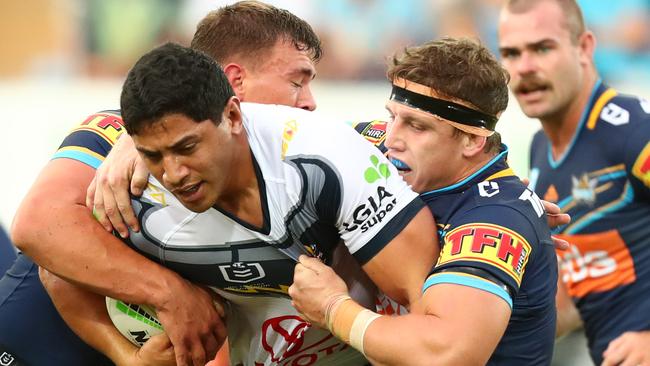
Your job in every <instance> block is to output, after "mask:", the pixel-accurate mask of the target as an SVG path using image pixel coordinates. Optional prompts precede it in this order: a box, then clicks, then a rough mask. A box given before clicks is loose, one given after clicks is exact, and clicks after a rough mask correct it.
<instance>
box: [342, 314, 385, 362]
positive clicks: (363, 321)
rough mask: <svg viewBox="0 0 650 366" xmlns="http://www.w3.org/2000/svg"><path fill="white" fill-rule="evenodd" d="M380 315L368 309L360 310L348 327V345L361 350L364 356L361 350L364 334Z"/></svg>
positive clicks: (362, 351) (362, 352)
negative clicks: (349, 327)
mask: <svg viewBox="0 0 650 366" xmlns="http://www.w3.org/2000/svg"><path fill="white" fill-rule="evenodd" d="M380 316H381V315H379V314H377V313H375V312H372V311H370V310H368V309H364V310H363V311H361V312H360V313H359V314H358V315H357V316H356V318H354V322H353V323H352V329H350V345H351V346H352V347H354V348H356V349H357V350H359V351H360V352H361V354H363V355H364V356H365V352H364V350H363V338H364V337H365V335H366V330H367V329H368V327H369V326H370V323H372V322H373V321H374V320H375V319H377V318H379V317H380Z"/></svg>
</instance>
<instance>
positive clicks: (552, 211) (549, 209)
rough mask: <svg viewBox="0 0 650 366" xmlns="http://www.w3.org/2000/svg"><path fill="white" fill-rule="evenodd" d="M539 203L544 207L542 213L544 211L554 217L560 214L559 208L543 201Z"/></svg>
mask: <svg viewBox="0 0 650 366" xmlns="http://www.w3.org/2000/svg"><path fill="white" fill-rule="evenodd" d="M541 201H542V205H543V206H544V211H546V213H547V214H550V215H556V214H559V213H562V210H561V209H560V206H558V205H556V204H555V203H552V202H549V201H545V200H541Z"/></svg>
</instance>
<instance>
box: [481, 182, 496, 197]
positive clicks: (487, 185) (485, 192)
mask: <svg viewBox="0 0 650 366" xmlns="http://www.w3.org/2000/svg"><path fill="white" fill-rule="evenodd" d="M498 193H499V185H498V184H497V182H491V181H487V180H486V181H484V182H481V183H479V184H478V194H480V195H481V197H492V196H494V195H496V194H498Z"/></svg>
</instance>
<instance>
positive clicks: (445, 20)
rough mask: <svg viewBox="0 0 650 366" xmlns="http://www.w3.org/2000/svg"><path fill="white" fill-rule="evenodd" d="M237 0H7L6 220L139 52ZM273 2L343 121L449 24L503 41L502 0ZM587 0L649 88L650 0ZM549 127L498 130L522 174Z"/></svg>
mask: <svg viewBox="0 0 650 366" xmlns="http://www.w3.org/2000/svg"><path fill="white" fill-rule="evenodd" d="M231 2H232V1H219V0H137V1H133V0H22V1H11V0H0V116H1V118H2V124H1V125H0V126H1V127H0V128H1V129H2V130H3V131H4V133H2V135H1V136H0V139H1V140H0V156H1V157H2V158H1V159H0V172H1V173H0V174H1V179H0V225H4V226H5V227H8V226H9V225H10V223H11V220H12V218H13V213H14V211H15V209H16V207H17V206H18V204H19V203H20V201H21V199H22V197H23V196H24V194H25V193H26V191H27V189H28V188H29V186H30V185H31V184H32V182H33V181H34V179H35V178H36V175H37V174H38V171H39V170H40V169H41V168H42V167H43V165H44V164H45V163H46V162H47V161H48V159H49V157H50V156H51V155H52V153H53V152H54V151H55V150H56V148H57V146H58V144H59V143H60V141H61V140H62V139H63V137H64V136H65V135H66V134H67V132H68V131H69V129H71V128H72V127H73V126H75V125H76V124H78V123H80V122H81V121H82V120H83V119H84V118H85V116H86V115H88V114H90V113H93V112H95V111H98V110H102V109H112V108H118V107H119V92H120V88H121V83H122V81H123V79H124V77H125V76H126V73H127V71H128V70H129V68H130V66H131V65H132V64H133V63H134V62H135V60H137V58H138V57H139V56H141V55H142V54H143V53H145V52H146V51H148V50H150V49H151V48H152V47H154V46H156V45H158V44H160V43H162V42H165V41H168V40H172V41H176V42H180V43H182V44H189V40H190V39H191V38H192V36H193V33H194V29H195V26H196V24H197V23H198V21H199V20H200V19H201V18H202V17H203V16H204V15H205V14H207V13H208V12H209V11H211V10H213V9H216V8H217V7H219V6H221V5H224V4H227V3H231ZM268 2H269V3H272V4H274V5H276V6H279V7H282V8H285V9H288V10H290V11H292V12H293V13H295V14H296V15H298V16H300V17H302V18H303V19H305V20H307V21H308V22H309V23H310V24H312V26H313V27H314V29H315V30H316V31H317V33H318V34H319V35H320V37H321V39H322V41H323V47H324V51H325V54H324V57H323V59H322V61H321V62H320V64H319V65H318V67H317V68H318V77H317V79H316V81H315V85H314V88H315V95H316V99H317V101H318V105H319V107H318V109H319V110H320V111H321V113H324V114H326V115H327V116H329V117H330V118H331V119H332V120H333V121H348V120H369V119H375V118H383V117H385V113H384V109H383V105H384V101H385V99H386V97H387V96H388V93H389V89H390V86H389V84H388V83H387V82H386V80H385V76H384V70H385V66H386V63H387V60H388V59H389V57H390V56H391V55H392V54H393V53H394V52H395V51H398V50H400V49H402V48H403V47H405V46H408V45H414V44H417V43H419V42H423V41H426V40H430V39H433V38H436V37H439V36H443V35H449V36H468V37H474V38H478V39H480V40H481V41H482V42H483V43H484V44H485V45H487V46H488V47H489V48H490V49H491V50H493V51H496V49H497V34H496V18H497V15H498V9H499V6H500V3H501V1H500V0H428V1H426V0H319V1H317V0H299V1H295V0H294V1H290V0H278V1H268ZM578 2H579V3H580V4H581V6H582V8H583V11H584V14H585V18H586V21H587V24H588V27H589V28H590V29H592V30H593V31H594V32H595V33H596V36H597V38H598V48H597V53H596V63H597V66H598V68H599V70H600V72H601V75H602V76H603V78H604V80H605V81H606V82H607V83H609V84H610V85H612V86H614V87H616V88H618V89H620V90H622V91H624V92H630V93H636V94H639V95H642V96H645V97H649V96H650V0H618V1H614V2H612V1H602V0H582V1H578ZM538 128H539V127H538V123H537V122H536V121H530V120H528V119H527V118H526V117H525V116H523V114H522V113H521V111H520V110H519V109H518V107H517V103H516V101H515V100H514V98H513V99H511V103H510V106H509V108H508V110H507V111H506V113H505V114H504V116H503V117H502V120H501V122H500V123H499V125H498V126H497V130H499V131H500V132H501V133H502V135H503V136H504V140H505V141H506V143H508V145H510V148H511V153H510V161H511V164H512V165H513V167H514V169H515V171H516V172H517V173H518V174H519V175H521V176H526V175H527V157H528V151H527V147H528V143H529V142H530V138H531V135H532V133H533V132H534V131H536V130H537V129H538ZM571 342H573V343H571ZM575 344H579V345H580V346H575ZM583 344H584V340H583V339H582V338H580V337H579V335H573V336H570V337H569V339H568V340H566V341H564V342H563V343H562V344H561V345H560V347H559V348H558V349H559V350H560V352H565V353H566V354H567V356H565V357H568V358H563V359H561V360H559V361H557V362H556V364H557V365H582V364H589V362H588V361H586V360H587V358H585V355H584V354H580V353H577V352H575V349H576V348H580V349H582V348H583V346H582V345H583ZM564 348H566V349H567V350H568V351H562V349H564Z"/></svg>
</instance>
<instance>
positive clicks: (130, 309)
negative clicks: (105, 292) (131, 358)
mask: <svg viewBox="0 0 650 366" xmlns="http://www.w3.org/2000/svg"><path fill="white" fill-rule="evenodd" d="M106 309H107V310H108V316H109V317H110V318H111V321H112V322H113V325H115V328H117V330H119V331H120V333H122V335H123V336H125V337H126V338H127V339H128V340H129V341H131V343H133V344H135V345H136V346H138V347H142V345H143V344H144V342H146V341H147V340H149V338H151V337H153V336H155V335H157V334H160V333H162V332H163V327H162V325H161V324H160V321H158V318H157V317H156V312H155V311H154V309H152V308H151V307H149V306H146V305H136V304H129V303H127V302H124V301H120V300H116V299H113V298H110V297H106Z"/></svg>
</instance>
